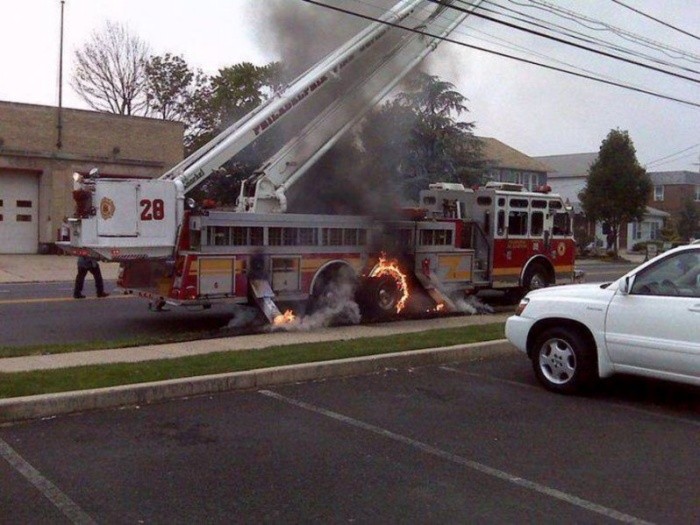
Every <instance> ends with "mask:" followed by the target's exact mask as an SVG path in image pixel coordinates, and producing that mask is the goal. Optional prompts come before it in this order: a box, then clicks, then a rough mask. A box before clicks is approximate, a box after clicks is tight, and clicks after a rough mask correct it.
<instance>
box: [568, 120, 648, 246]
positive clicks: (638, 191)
mask: <svg viewBox="0 0 700 525" xmlns="http://www.w3.org/2000/svg"><path fill="white" fill-rule="evenodd" d="M652 189H653V185H652V183H651V180H650V179H649V175H647V172H646V170H645V169H644V168H642V167H641V166H640V165H639V162H638V161H637V156H636V151H635V149H634V145H633V143H632V140H631V139H630V137H629V135H628V133H627V131H621V130H619V129H613V130H610V133H608V136H607V137H606V138H605V140H603V142H602V143H601V146H600V151H599V152H598V158H597V159H596V161H595V162H594V163H593V165H592V166H591V167H590V169H589V172H588V180H587V182H586V186H585V188H584V189H583V191H581V193H579V199H580V200H581V205H582V207H583V211H584V213H585V214H586V217H587V218H588V219H589V220H592V221H602V222H604V223H607V225H608V227H609V228H610V232H611V233H610V235H611V240H612V243H613V247H614V248H613V249H614V251H615V253H616V254H617V236H618V233H619V231H620V227H621V226H622V225H624V224H626V223H628V222H632V221H641V220H642V218H643V217H644V214H645V212H646V205H647V201H648V200H649V196H650V195H651V192H652Z"/></svg>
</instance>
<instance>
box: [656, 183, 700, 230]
mask: <svg viewBox="0 0 700 525" xmlns="http://www.w3.org/2000/svg"><path fill="white" fill-rule="evenodd" d="M649 177H650V178H651V182H652V184H653V185H654V193H653V195H652V196H651V198H650V199H649V204H650V205H651V206H653V207H654V208H658V209H659V210H663V211H665V212H667V213H668V214H670V216H671V220H672V221H674V222H675V224H676V225H678V224H680V221H681V220H682V217H681V214H682V212H683V209H684V208H685V206H686V202H687V201H688V200H690V201H692V202H693V203H694V204H695V208H696V209H697V210H698V211H699V212H700V173H698V172H695V171H651V172H649ZM695 227H696V229H695V234H694V237H695V238H696V239H697V238H700V231H698V230H700V225H697V224H696V225H695ZM684 240H685V239H684Z"/></svg>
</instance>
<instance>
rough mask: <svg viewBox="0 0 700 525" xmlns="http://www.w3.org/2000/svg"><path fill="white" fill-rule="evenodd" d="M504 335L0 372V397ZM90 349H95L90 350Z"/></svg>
mask: <svg viewBox="0 0 700 525" xmlns="http://www.w3.org/2000/svg"><path fill="white" fill-rule="evenodd" d="M503 333H504V324H503V323H492V324H485V325H470V326H464V327H459V328H449V329H438V330H429V331H425V332H417V333H409V334H397V335H390V336H383V337H369V338H362V339H353V340H341V341H328V342H322V343H308V344H294V345H286V346H273V347H267V348H262V349H256V350H244V351H230V352H216V353H211V354H205V355H198V356H190V357H182V358H177V359H161V360H156V361H144V362H140V363H124V364H110V365H92V366H84V367H76V368H65V369H58V370H47V371H37V372H18V373H12V374H0V398H10V397H18V396H29V395H37V394H47V393H54V392H67V391H74V390H84V389H90V388H102V387H109V386H116V385H126V384H133V383H143V382H150V381H162V380H166V379H176V378H182V377H193V376H200V375H208V374H221V373H227V372H239V371H244V370H254V369H258V368H268V367H273V366H284V365H292V364H299V363H312V362H317V361H327V360H333V359H343V358H349V357H360V356H367V355H378V354H386V353H391V352H399V351H406V350H418V349H422V348H433V347H440V346H451V345H457V344H467V343H474V342H479V341H493V340H496V339H502V338H503V337H504V336H503ZM124 346H126V345H124ZM91 348H92V349H94V346H92V347H91ZM112 348H114V346H112ZM73 351H75V349H73Z"/></svg>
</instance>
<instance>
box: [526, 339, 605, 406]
mask: <svg viewBox="0 0 700 525" xmlns="http://www.w3.org/2000/svg"><path fill="white" fill-rule="evenodd" d="M595 352H596V350H595V347H593V348H591V346H590V344H589V343H587V341H586V339H585V338H584V337H582V335H581V333H580V332H578V331H576V330H573V329H570V328H549V329H547V330H545V331H544V332H542V333H541V334H540V336H539V337H538V338H537V340H536V341H535V345H534V348H533V352H532V356H531V357H532V367H533V370H534V372H535V376H536V377H537V379H538V381H539V382H540V383H541V384H542V385H543V386H544V387H545V388H546V389H547V390H551V391H552V392H557V393H560V394H576V393H580V392H582V391H584V390H586V389H588V388H589V387H590V386H592V385H593V383H594V382H595V381H596V380H597V379H598V372H597V367H598V364H597V358H596V353H595Z"/></svg>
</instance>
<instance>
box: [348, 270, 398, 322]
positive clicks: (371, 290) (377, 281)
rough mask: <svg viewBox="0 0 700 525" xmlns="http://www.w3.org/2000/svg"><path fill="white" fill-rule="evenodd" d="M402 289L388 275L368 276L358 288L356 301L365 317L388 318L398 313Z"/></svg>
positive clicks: (372, 318)
mask: <svg viewBox="0 0 700 525" xmlns="http://www.w3.org/2000/svg"><path fill="white" fill-rule="evenodd" d="M402 295H403V291H402V290H401V288H400V286H399V284H398V283H397V282H396V279H394V278H393V277H391V276H389V275H384V276H381V277H368V278H367V279H365V281H364V283H363V286H362V287H361V289H360V292H359V297H358V302H359V303H360V307H361V308H362V315H363V316H364V317H366V318H367V319H371V320H378V319H388V318H390V317H393V316H395V315H396V314H397V313H398V305H399V302H400V301H401V297H402Z"/></svg>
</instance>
